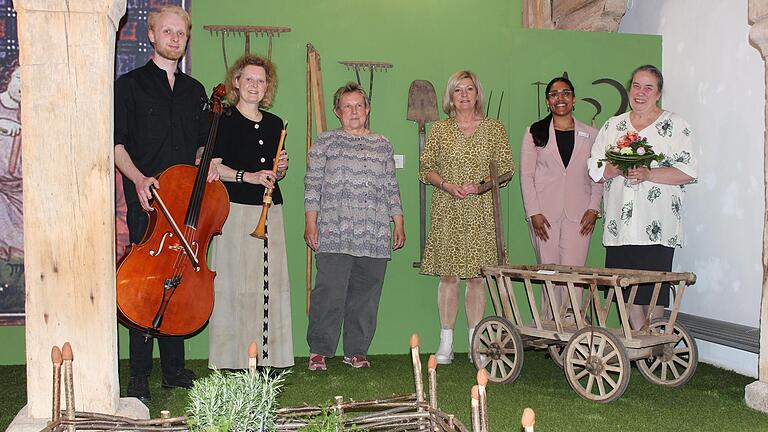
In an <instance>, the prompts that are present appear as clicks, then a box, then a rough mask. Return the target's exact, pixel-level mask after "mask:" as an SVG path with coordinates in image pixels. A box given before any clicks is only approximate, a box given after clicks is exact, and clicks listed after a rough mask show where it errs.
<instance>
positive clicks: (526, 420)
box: [520, 408, 536, 432]
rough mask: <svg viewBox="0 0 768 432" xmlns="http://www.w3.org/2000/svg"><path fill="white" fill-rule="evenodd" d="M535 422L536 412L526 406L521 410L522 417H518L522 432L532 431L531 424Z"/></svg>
mask: <svg viewBox="0 0 768 432" xmlns="http://www.w3.org/2000/svg"><path fill="white" fill-rule="evenodd" d="M535 424H536V414H535V413H534V412H533V410H532V409H530V408H526V409H524V410H523V417H522V418H521V419H520V426H522V428H523V431H524V432H533V425H535Z"/></svg>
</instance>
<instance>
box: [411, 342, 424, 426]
mask: <svg viewBox="0 0 768 432" xmlns="http://www.w3.org/2000/svg"><path fill="white" fill-rule="evenodd" d="M410 344H411V363H412V364H413V381H414V383H415V384H416V403H418V404H421V403H422V402H424V382H423V381H422V377H421V358H420V357H419V335H418V334H417V333H414V334H412V335H411V340H410ZM416 411H418V412H422V411H424V409H423V408H421V407H419V408H418V409H417V410H416ZM419 423H421V421H419ZM422 429H423V426H421V425H420V426H419V430H422Z"/></svg>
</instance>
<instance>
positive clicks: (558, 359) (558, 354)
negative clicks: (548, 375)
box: [547, 345, 565, 369]
mask: <svg viewBox="0 0 768 432" xmlns="http://www.w3.org/2000/svg"><path fill="white" fill-rule="evenodd" d="M547 352H548V353H549V357H550V358H551V359H552V363H554V364H555V365H556V366H557V367H559V368H560V369H562V368H563V353H564V352H565V345H549V346H548V347H547Z"/></svg>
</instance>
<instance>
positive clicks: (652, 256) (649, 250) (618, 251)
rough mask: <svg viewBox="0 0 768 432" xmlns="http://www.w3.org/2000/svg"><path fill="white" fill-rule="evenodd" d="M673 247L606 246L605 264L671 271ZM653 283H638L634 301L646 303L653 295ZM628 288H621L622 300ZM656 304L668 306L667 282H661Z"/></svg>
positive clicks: (626, 294)
mask: <svg viewBox="0 0 768 432" xmlns="http://www.w3.org/2000/svg"><path fill="white" fill-rule="evenodd" d="M674 256H675V248H673V247H668V246H662V245H624V246H606V248H605V266H606V267H608V268H622V269H631V270H651V271H663V272H671V271H672V258H673V257H674ZM653 286H654V284H640V285H639V286H638V288H637V295H636V296H635V303H634V304H637V305H648V304H650V303H651V297H653ZM629 292H630V289H629V288H627V289H625V290H622V293H623V296H624V300H625V301H626V300H627V298H629ZM656 305H657V306H664V307H668V306H669V284H662V285H661V290H660V291H659V299H658V300H657V301H656Z"/></svg>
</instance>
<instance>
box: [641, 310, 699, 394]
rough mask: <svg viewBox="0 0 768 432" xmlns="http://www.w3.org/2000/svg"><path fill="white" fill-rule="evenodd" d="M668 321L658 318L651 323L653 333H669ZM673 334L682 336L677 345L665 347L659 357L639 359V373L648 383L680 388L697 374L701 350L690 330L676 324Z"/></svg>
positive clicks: (669, 344)
mask: <svg viewBox="0 0 768 432" xmlns="http://www.w3.org/2000/svg"><path fill="white" fill-rule="evenodd" d="M666 324H667V320H666V319H664V318H658V319H655V320H653V321H652V322H651V325H650V330H651V332H652V333H660V334H664V333H666V331H667V328H666ZM672 334H674V335H676V336H680V340H679V341H678V342H677V343H676V344H675V343H668V344H665V345H663V346H662V347H663V351H662V353H661V354H660V355H658V356H653V357H650V358H647V359H639V360H637V361H636V362H635V364H637V371H638V372H640V375H642V376H643V377H644V378H645V379H647V380H648V381H650V382H652V383H654V384H659V385H663V386H669V387H678V386H681V385H683V384H685V383H686V382H688V380H689V379H691V377H692V376H693V374H694V372H696V366H697V365H698V363H699V349H698V348H697V347H696V341H695V340H694V339H693V337H691V334H690V333H688V330H687V329H686V328H685V327H684V326H683V325H682V324H680V323H679V322H675V327H674V328H673V329H672Z"/></svg>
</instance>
